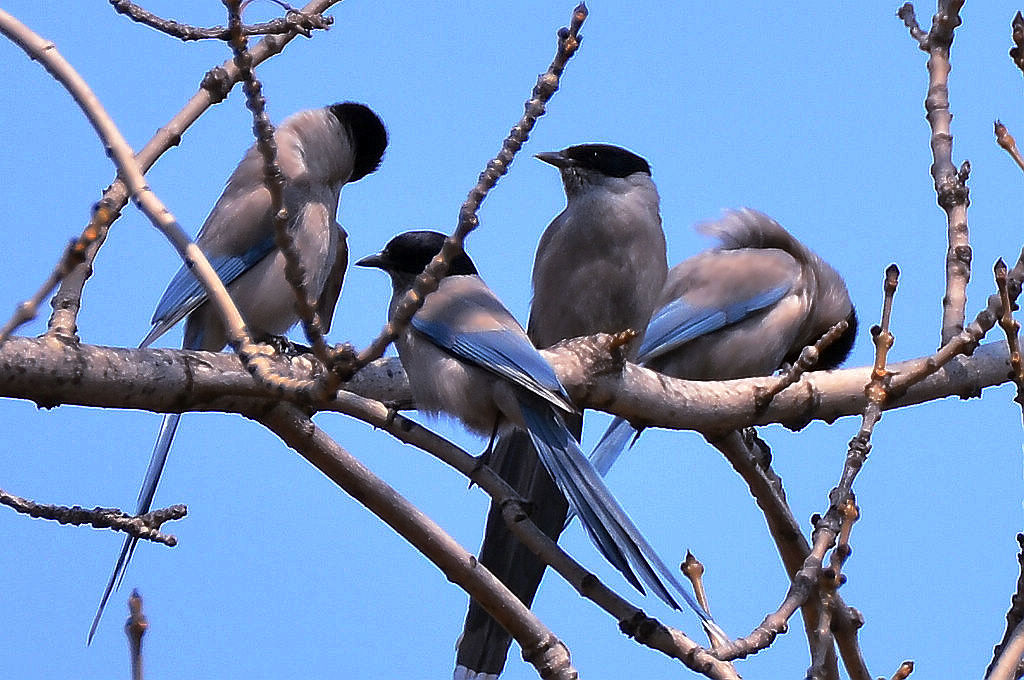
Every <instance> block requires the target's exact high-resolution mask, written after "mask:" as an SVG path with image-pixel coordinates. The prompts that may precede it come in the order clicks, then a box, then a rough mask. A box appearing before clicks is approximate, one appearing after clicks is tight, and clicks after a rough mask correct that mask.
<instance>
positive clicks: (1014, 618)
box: [985, 534, 1024, 678]
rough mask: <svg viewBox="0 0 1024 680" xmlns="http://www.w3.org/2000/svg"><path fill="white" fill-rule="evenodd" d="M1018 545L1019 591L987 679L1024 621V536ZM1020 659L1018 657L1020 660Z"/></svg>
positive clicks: (986, 672) (987, 672) (1012, 602)
mask: <svg viewBox="0 0 1024 680" xmlns="http://www.w3.org/2000/svg"><path fill="white" fill-rule="evenodd" d="M1017 545H1018V547H1019V550H1018V551H1017V565H1018V570H1019V571H1018V575H1017V589H1016V591H1014V593H1013V596H1012V597H1011V598H1010V609H1009V610H1007V612H1006V630H1005V631H1004V632H1003V638H1002V640H1000V641H999V644H997V645H996V646H995V648H993V650H992V661H990V662H989V664H988V668H986V669H985V677H986V678H991V677H992V674H993V671H994V670H995V668H996V665H997V664H998V663H999V662H1000V659H1002V658H1003V657H1004V655H1005V650H1006V648H1007V646H1008V645H1009V644H1010V641H1011V640H1012V639H1013V637H1014V635H1015V634H1016V632H1017V629H1018V628H1019V627H1020V625H1021V622H1022V621H1024V534H1017ZM1019 658H1020V657H1019V656H1018V659H1019Z"/></svg>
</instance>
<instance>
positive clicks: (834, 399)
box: [0, 336, 1009, 433]
mask: <svg viewBox="0 0 1024 680" xmlns="http://www.w3.org/2000/svg"><path fill="white" fill-rule="evenodd" d="M601 337H602V336H593V338H580V339H576V340H572V341H569V342H567V343H561V344H560V345H559V347H558V348H556V349H554V350H544V351H542V355H543V356H545V358H546V359H547V360H548V361H549V362H550V363H552V364H553V366H554V368H555V372H556V374H557V375H558V377H559V380H560V381H561V382H562V383H563V384H564V385H565V386H566V389H567V390H568V391H569V393H570V395H571V396H572V397H573V400H574V402H575V403H576V404H577V405H579V406H581V407H583V408H588V409H597V410H601V411H605V412H607V413H613V414H615V415H621V416H622V417H624V418H628V419H629V420H631V421H636V422H643V423H645V425H648V426H651V427H665V428H670V429H688V430H697V431H700V432H712V433H713V432H716V431H717V430H718V428H728V429H740V428H743V427H749V426H751V425H765V424H768V423H782V424H783V425H787V426H794V425H795V424H798V425H801V426H802V425H804V424H806V423H807V422H809V421H810V420H824V421H826V422H832V421H833V420H835V419H836V418H839V417H841V416H849V415H857V414H860V413H862V412H863V409H864V406H865V404H866V402H867V397H866V396H865V395H864V385H865V384H866V383H867V382H868V380H869V378H870V370H871V369H870V368H868V367H861V368H849V369H844V370H841V371H818V372H814V373H807V374H805V375H804V377H803V379H802V380H801V381H800V382H799V383H798V384H796V385H794V386H792V387H790V388H789V389H787V390H783V391H782V392H781V393H780V394H779V395H778V396H777V397H776V398H775V399H774V400H772V403H771V404H770V405H769V406H768V407H767V408H765V409H761V410H758V409H755V408H754V395H755V393H756V391H757V389H758V388H759V387H764V386H765V385H766V384H769V383H767V382H766V381H767V380H769V379H768V378H744V379H741V380H727V381H689V380H680V379H676V378H669V377H667V376H663V375H661V374H659V373H655V372H653V371H650V370H648V369H645V368H643V367H640V366H636V365H634V364H626V365H625V367H624V368H623V369H622V370H621V372H617V373H605V374H595V373H594V369H593V366H594V363H593V362H591V361H588V360H587V359H586V358H585V357H583V356H582V355H581V354H580V353H579V352H580V350H581V349H583V348H586V349H592V348H593V347H594V346H595V340H596V341H600V339H601ZM270 359H271V360H273V361H274V368H273V370H274V373H275V375H284V376H287V375H289V374H294V376H295V377H296V379H301V380H309V379H311V378H312V377H314V375H315V371H316V370H317V367H318V366H319V363H318V362H315V363H314V362H311V361H309V360H308V359H307V358H304V357H298V358H295V359H290V360H286V359H284V358H283V357H280V356H274V357H270ZM924 363H926V359H923V358H922V359H912V360H909V361H904V362H901V363H898V364H893V365H891V366H889V369H890V370H891V371H892V372H894V373H897V372H901V373H902V372H910V371H914V370H917V369H918V368H920V366H921V365H922V364H924ZM0 368H2V370H0V397H4V396H5V397H11V398H15V399H28V400H30V401H33V402H35V403H36V404H38V405H40V406H42V407H47V408H48V407H53V406H58V405H60V404H78V405H82V406H100V407H109V408H138V409H145V410H149V411H156V412H159V413H180V412H183V411H226V412H231V413H238V412H241V411H243V410H246V409H249V408H251V407H252V404H253V401H261V402H263V401H269V400H280V399H282V398H284V399H295V398H296V397H295V395H293V394H289V393H287V392H285V393H281V392H280V391H278V390H275V389H271V388H269V387H268V386H266V385H262V384H260V383H257V382H254V381H253V380H252V376H251V375H250V374H249V373H248V372H246V370H245V369H244V367H243V366H242V364H241V362H240V360H239V359H238V357H236V356H234V355H231V354H224V353H213V352H195V351H190V350H177V349H144V350H140V349H125V348H113V347H99V346H95V345H86V344H78V345H68V344H67V343H63V342H60V341H57V340H56V339H52V338H50V339H48V338H45V337H44V338H36V339H33V338H20V337H14V338H11V339H10V340H8V341H7V342H6V343H5V344H4V345H3V346H2V347H0ZM1008 372H1009V360H1008V358H1007V350H1006V342H995V343H989V344H986V345H983V346H981V347H979V348H978V349H977V350H975V351H974V353H973V354H972V355H971V356H970V357H966V358H960V359H957V360H956V361H953V362H951V363H950V364H949V365H948V366H946V367H944V368H942V369H939V370H937V371H934V372H933V373H931V374H929V376H928V377H927V378H926V379H923V380H922V381H920V383H919V384H916V385H914V386H913V387H911V388H910V389H908V390H907V391H906V392H904V393H903V394H901V395H900V396H899V397H892V396H891V395H890V398H889V400H888V401H887V402H886V404H885V408H886V409H889V408H899V407H902V406H909V405H912V404H920V403H924V402H927V401H931V400H933V399H940V398H943V397H948V396H961V397H965V398H966V397H968V396H977V395H978V394H979V390H980V389H982V388H984V387H989V386H993V385H1001V384H1003V383H1005V382H1006V381H1007V380H1008V377H1007V374H1008ZM346 387H347V388H349V389H350V390H358V391H359V392H360V393H361V394H364V395H365V396H368V397H371V398H374V399H382V400H384V401H387V402H388V403H391V404H398V405H401V406H403V407H406V406H410V405H411V404H412V395H411V393H410V392H409V390H408V382H407V381H406V378H405V374H404V371H403V370H402V367H401V364H400V362H399V361H398V359H396V358H389V359H381V360H378V361H376V362H374V363H373V364H371V365H369V366H367V367H366V368H364V369H363V370H362V371H360V372H359V373H358V374H357V376H356V377H355V378H354V379H353V380H352V381H350V382H349V383H346ZM340 394H345V392H344V391H343V392H341V393H340ZM296 401H299V400H298V399H296ZM311 406H312V407H313V408H315V409H317V410H322V411H335V410H338V408H337V405H336V404H335V403H334V402H333V401H324V402H315V403H312V404H311Z"/></svg>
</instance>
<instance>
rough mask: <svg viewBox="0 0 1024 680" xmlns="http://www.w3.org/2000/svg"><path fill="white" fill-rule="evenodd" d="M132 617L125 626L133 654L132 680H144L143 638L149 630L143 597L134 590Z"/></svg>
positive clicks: (130, 601)
mask: <svg viewBox="0 0 1024 680" xmlns="http://www.w3.org/2000/svg"><path fill="white" fill-rule="evenodd" d="M128 611H129V612H130V615H129V616H128V620H127V621H125V624H124V633H125V635H127V636H128V649H129V651H130V653H131V662H132V680H142V678H143V673H142V636H143V635H145V634H146V631H147V630H148V629H149V622H148V621H147V620H146V615H145V614H143V613H142V596H141V595H139V591H138V590H137V589H136V590H133V591H132V594H131V597H129V598H128Z"/></svg>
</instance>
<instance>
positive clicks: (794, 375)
mask: <svg viewBox="0 0 1024 680" xmlns="http://www.w3.org/2000/svg"><path fill="white" fill-rule="evenodd" d="M849 327H850V324H849V322H847V321H846V320H845V319H844V320H843V321H840V322H839V323H837V324H836V325H834V326H832V328H830V329H828V330H827V331H826V332H825V334H824V335H822V336H821V337H820V338H818V341H817V342H815V343H814V344H813V345H808V346H807V347H804V348H803V349H802V350H800V356H798V357H797V359H796V361H794V362H793V365H792V366H790V367H789V370H788V371H786V372H785V373H784V374H783V375H781V376H779V377H778V378H776V382H775V384H774V385H772V386H771V387H769V388H767V389H765V390H764V391H763V392H760V393H758V394H757V396H756V397H755V398H754V404H755V405H756V406H757V407H758V408H764V407H765V406H767V405H768V404H770V403H771V401H772V399H774V398H775V395H776V394H778V393H779V392H781V391H782V390H784V389H786V388H787V387H789V386H790V385H793V384H794V383H796V382H797V381H798V380H800V376H802V375H803V374H804V373H806V372H807V371H809V370H811V369H812V368H814V366H815V364H817V363H818V360H819V359H820V358H821V353H822V352H824V351H825V349H826V348H827V347H828V346H829V345H831V344H832V343H833V342H835V341H836V340H838V339H839V338H840V337H841V336H842V335H843V333H845V332H846V329H847V328H849Z"/></svg>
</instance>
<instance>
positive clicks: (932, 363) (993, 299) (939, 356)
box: [889, 251, 1024, 399]
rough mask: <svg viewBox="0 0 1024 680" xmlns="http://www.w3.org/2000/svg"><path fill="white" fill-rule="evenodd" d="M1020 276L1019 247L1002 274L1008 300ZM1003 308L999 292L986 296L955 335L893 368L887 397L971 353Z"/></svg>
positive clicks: (1023, 258) (1023, 273)
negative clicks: (914, 363)
mask: <svg viewBox="0 0 1024 680" xmlns="http://www.w3.org/2000/svg"><path fill="white" fill-rule="evenodd" d="M1022 280H1024V251H1021V254H1020V257H1019V258H1018V259H1017V264H1016V265H1014V267H1013V269H1012V270H1010V271H1009V272H1007V274H1006V289H1007V292H1008V294H1009V296H1010V301H1011V302H1014V301H1016V299H1017V296H1019V295H1020V292H1021V281H1022ZM1002 310H1003V301H1002V298H1001V297H1000V295H999V293H993V294H992V295H989V296H988V301H987V304H986V305H985V308H984V309H982V310H981V311H980V312H978V315H977V316H976V317H975V318H974V321H973V322H972V323H971V324H970V325H969V326H967V328H965V329H963V330H962V331H960V333H958V334H957V335H956V336H954V337H953V338H951V339H950V341H949V342H947V343H946V344H945V345H943V346H942V347H940V348H939V350H938V351H937V352H935V354H933V355H931V356H930V357H927V358H926V359H924V360H923V361H921V362H920V363H919V364H918V365H917V366H914V367H912V368H910V369H909V370H908V369H903V370H901V371H899V372H897V373H896V374H895V375H894V377H893V380H892V386H891V388H890V391H889V398H890V399H893V398H897V397H899V396H900V395H902V394H903V393H904V392H905V391H906V390H907V389H909V388H910V387H911V386H912V385H915V384H917V383H918V382H920V381H921V380H923V379H924V378H925V377H926V376H928V375H931V373H932V372H934V371H936V370H938V369H939V368H941V367H942V366H945V365H946V364H947V363H948V362H949V361H951V360H952V359H953V358H954V357H956V356H959V355H961V354H963V355H968V356H969V355H971V354H972V353H973V352H974V351H975V348H976V347H977V346H978V343H979V342H981V339H982V338H984V337H985V335H986V334H987V333H988V332H989V331H990V330H991V329H992V327H993V326H995V325H996V321H997V320H998V319H999V317H1000V315H1001V314H1002Z"/></svg>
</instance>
